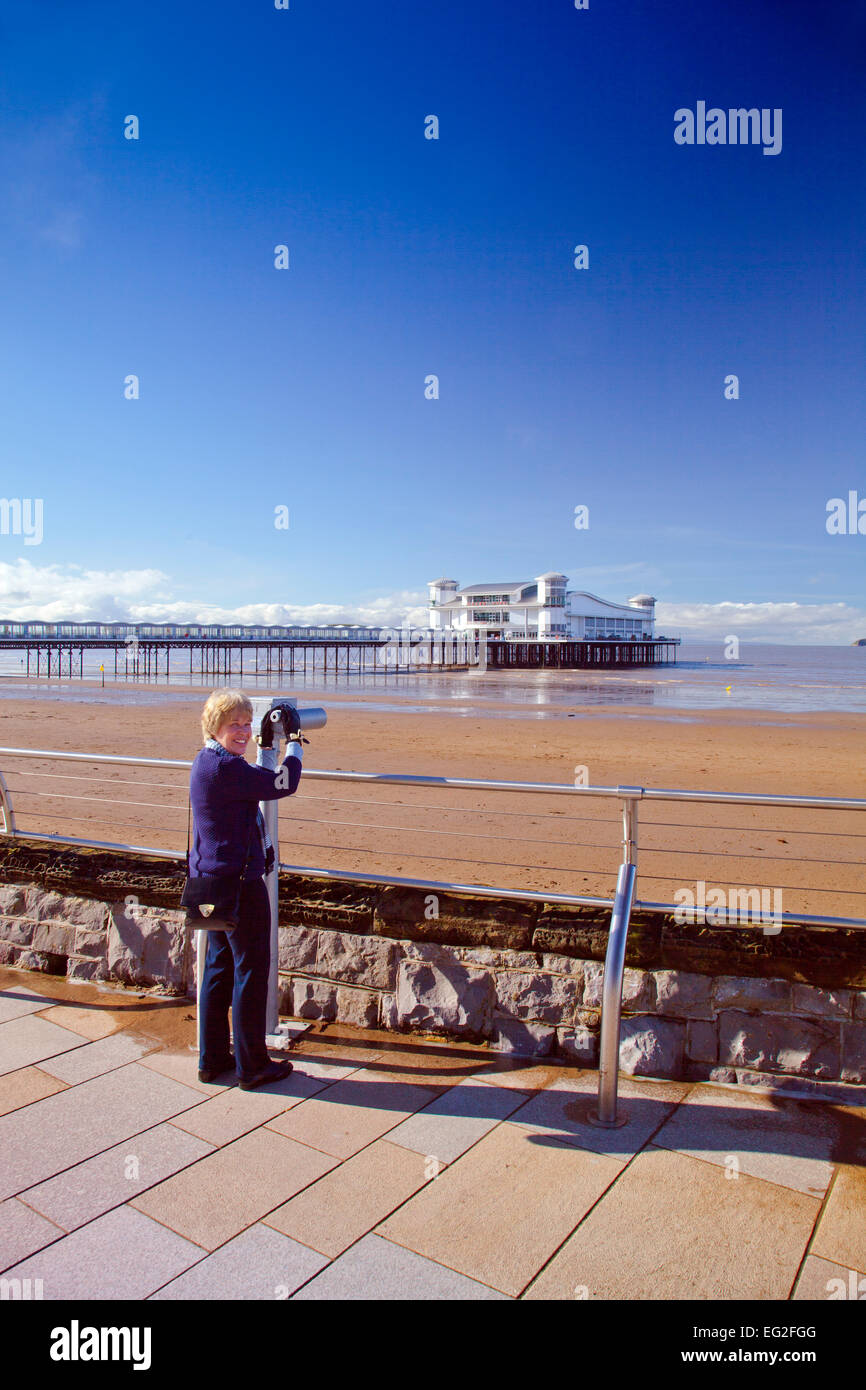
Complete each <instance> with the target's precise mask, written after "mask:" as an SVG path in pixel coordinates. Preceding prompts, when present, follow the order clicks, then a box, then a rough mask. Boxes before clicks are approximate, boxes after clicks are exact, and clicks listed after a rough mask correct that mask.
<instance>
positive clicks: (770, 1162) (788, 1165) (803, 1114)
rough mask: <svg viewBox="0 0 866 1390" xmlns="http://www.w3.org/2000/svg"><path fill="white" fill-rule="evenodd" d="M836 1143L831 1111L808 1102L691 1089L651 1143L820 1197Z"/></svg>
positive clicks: (837, 1134) (837, 1131)
mask: <svg viewBox="0 0 866 1390" xmlns="http://www.w3.org/2000/svg"><path fill="white" fill-rule="evenodd" d="M839 1139H840V1129H839V1123H838V1121H837V1119H836V1116H835V1114H834V1112H833V1111H832V1110H831V1109H830V1108H829V1107H824V1106H817V1105H815V1103H814V1102H813V1101H797V1100H790V1099H787V1100H786V1099H784V1098H783V1097H781V1096H769V1095H756V1094H753V1093H751V1092H749V1091H748V1090H746V1091H745V1093H744V1094H740V1093H739V1092H737V1091H736V1090H734V1089H733V1088H731V1089H729V1090H721V1089H720V1088H718V1087H712V1086H695V1087H694V1088H693V1090H692V1091H691V1093H690V1094H689V1096H688V1097H687V1098H686V1100H685V1101H684V1102H683V1104H682V1105H681V1106H680V1107H679V1109H678V1110H677V1111H676V1113H675V1114H674V1115H672V1116H671V1117H670V1119H669V1120H667V1122H666V1123H665V1125H664V1126H663V1127H662V1128H661V1129H660V1130H659V1132H658V1133H657V1134H656V1135H655V1136H654V1138H653V1143H654V1144H655V1145H656V1146H657V1147H658V1148H665V1149H676V1150H677V1151H678V1152H679V1153H684V1154H689V1155H691V1157H692V1158H700V1159H703V1160H704V1161H705V1162H707V1163H717V1164H720V1165H721V1166H722V1167H726V1168H728V1169H734V1168H735V1167H736V1168H738V1169H739V1171H740V1172H741V1173H748V1174H750V1175H751V1176H752V1177H755V1178H764V1179H765V1180H766V1181H767V1182H774V1183H780V1184H782V1185H783V1186H784V1187H790V1188H793V1190H794V1191H795V1192H806V1193H809V1194H810V1195H811V1196H813V1197H822V1196H823V1194H824V1193H825V1192H826V1190H827V1187H828V1184H829V1182H830V1179H831V1177H832V1176H833V1163H832V1161H831V1160H832V1156H833V1154H834V1152H836V1150H837V1148H838V1146H839ZM732 1160H736V1163H734V1162H733V1161H732Z"/></svg>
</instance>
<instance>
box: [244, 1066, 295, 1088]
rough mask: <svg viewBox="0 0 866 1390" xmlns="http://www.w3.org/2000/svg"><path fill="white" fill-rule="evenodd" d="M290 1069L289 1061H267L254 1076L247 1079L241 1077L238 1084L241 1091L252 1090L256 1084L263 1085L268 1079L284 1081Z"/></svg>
mask: <svg viewBox="0 0 866 1390" xmlns="http://www.w3.org/2000/svg"><path fill="white" fill-rule="evenodd" d="M291 1070H292V1064H291V1062H269V1063H268V1065H267V1066H266V1067H264V1068H263V1070H262V1071H260V1072H257V1073H256V1075H255V1076H251V1077H249V1079H247V1078H245V1077H242V1078H241V1080H240V1081H239V1082H238V1086H239V1087H240V1089H241V1090H242V1091H254V1090H255V1089H256V1087H257V1086H265V1085H267V1083H268V1082H270V1081H285V1079H286V1077H287V1076H288V1075H289V1072H290V1071H291Z"/></svg>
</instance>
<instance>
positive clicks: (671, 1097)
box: [507, 1072, 690, 1159]
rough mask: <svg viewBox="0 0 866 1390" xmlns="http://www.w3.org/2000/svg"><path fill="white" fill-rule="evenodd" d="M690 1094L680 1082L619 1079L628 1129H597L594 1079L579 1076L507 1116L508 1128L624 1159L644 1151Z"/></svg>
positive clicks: (554, 1085) (621, 1107)
mask: <svg viewBox="0 0 866 1390" xmlns="http://www.w3.org/2000/svg"><path fill="white" fill-rule="evenodd" d="M689 1089H690V1087H689V1085H687V1084H684V1083H682V1082H679V1081H650V1082H649V1083H647V1081H645V1080H637V1079H635V1078H633V1077H626V1076H623V1077H620V1079H619V1103H618V1106H617V1113H618V1114H624V1115H627V1116H628V1123H627V1124H625V1125H623V1126H622V1128H621V1129H599V1128H598V1127H597V1126H595V1125H593V1124H591V1123H590V1120H589V1116H590V1112H591V1111H594V1110H595V1109H596V1108H597V1105H598V1076H597V1075H596V1074H595V1073H592V1072H589V1073H583V1074H582V1075H580V1076H576V1077H563V1078H561V1079H560V1080H558V1081H554V1082H553V1083H552V1085H550V1086H547V1087H546V1088H545V1089H544V1090H543V1091H539V1092H537V1093H536V1095H534V1096H533V1097H532V1098H531V1099H530V1100H529V1101H527V1102H526V1104H525V1105H523V1106H521V1107H520V1109H518V1110H515V1112H514V1113H513V1114H512V1115H510V1116H509V1118H508V1121H507V1123H508V1124H513V1125H519V1126H520V1127H521V1128H522V1129H526V1130H529V1131H530V1132H532V1133H534V1134H547V1135H550V1136H551V1137H552V1138H555V1139H559V1140H561V1141H562V1142H563V1143H567V1144H576V1145H578V1146H579V1147H580V1148H582V1149H590V1150H591V1151H592V1152H593V1153H599V1154H608V1155H609V1157H611V1158H621V1159H628V1158H631V1157H632V1156H633V1155H634V1154H636V1153H637V1151H638V1149H641V1148H642V1147H643V1145H644V1144H645V1143H646V1142H647V1140H648V1139H649V1138H650V1137H651V1136H652V1134H653V1133H654V1131H655V1130H657V1129H658V1127H659V1125H661V1124H662V1123H663V1121H664V1120H665V1119H667V1117H668V1116H669V1115H670V1114H671V1112H672V1111H673V1110H674V1109H675V1107H676V1106H677V1105H678V1104H679V1102H680V1101H681V1100H682V1099H683V1097H684V1096H685V1095H686V1094H687V1093H688V1091H689Z"/></svg>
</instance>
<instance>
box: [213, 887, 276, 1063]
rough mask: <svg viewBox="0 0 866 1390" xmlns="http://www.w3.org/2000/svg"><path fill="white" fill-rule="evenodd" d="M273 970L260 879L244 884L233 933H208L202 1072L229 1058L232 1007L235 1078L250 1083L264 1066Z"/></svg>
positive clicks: (266, 907) (265, 896)
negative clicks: (269, 990)
mask: <svg viewBox="0 0 866 1390" xmlns="http://www.w3.org/2000/svg"><path fill="white" fill-rule="evenodd" d="M270 965H271V905H270V901H269V899H268V890H267V889H266V888H265V885H264V881H263V880H262V879H261V878H256V879H252V880H250V881H249V882H244V884H243V888H242V890H241V903H240V914H239V917H238V924H237V926H236V927H235V929H234V931H227V932H226V931H214V932H208V942H207V955H206V956H205V966H204V978H203V980H202V986H201V994H200V996H199V1020H200V1024H201V1027H200V1036H201V1051H200V1054H199V1061H198V1064H199V1067H200V1068H201V1069H202V1071H204V1070H207V1069H209V1068H212V1067H216V1066H218V1065H219V1064H220V1062H222V1061H224V1060H225V1058H226V1057H227V1056H228V1055H229V1019H228V1012H229V1007H230V1006H231V1011H232V1024H233V1028H234V1043H235V1061H236V1065H237V1072H238V1076H239V1077H240V1079H241V1080H242V1081H249V1080H251V1079H252V1077H254V1076H255V1075H256V1073H257V1072H260V1071H261V1070H262V1069H263V1068H264V1067H266V1066H267V1065H268V1062H269V1060H270V1059H269V1057H268V1051H267V1047H266V1046H265V1028H266V1014H267V999H268V974H269V971H270Z"/></svg>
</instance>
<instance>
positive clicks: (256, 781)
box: [189, 743, 303, 879]
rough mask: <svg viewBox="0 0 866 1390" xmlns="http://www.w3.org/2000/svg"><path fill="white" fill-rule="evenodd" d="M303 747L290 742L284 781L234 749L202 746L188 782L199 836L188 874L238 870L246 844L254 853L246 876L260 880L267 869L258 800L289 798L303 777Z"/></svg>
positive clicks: (238, 871) (197, 875)
mask: <svg viewBox="0 0 866 1390" xmlns="http://www.w3.org/2000/svg"><path fill="white" fill-rule="evenodd" d="M302 752H303V750H302V748H301V745H300V744H298V743H290V744H289V746H288V749H287V751H286V757H285V761H284V763H283V765H282V766H283V767H284V768H285V772H282V769H279V771H280V772H281V777H280V781H281V782H285V781H286V779H288V785H287V786H278V785H277V781H276V779H277V773H276V772H269V771H268V770H267V769H266V768H264V767H253V766H252V765H251V764H250V763H248V762H247V760H246V758H242V757H240V756H239V755H238V754H236V753H229V754H228V755H226V754H225V753H224V752H223V750H222V749H221V750H220V753H217V752H216V751H215V750H214V749H212V748H208V747H204V748H202V750H201V752H200V753H199V754H198V756H197V757H196V759H195V761H194V763H193V765H192V772H191V774H190V780H189V796H190V801H191V803H192V813H193V817H194V819H195V835H194V836H193V842H192V848H191V849H190V854H189V874H190V878H200V877H201V876H202V875H205V874H239V873H240V871H241V869H242V868H243V866H244V859H245V858H246V852H247V843H248V842H249V849H250V857H249V863H248V865H247V872H246V875H245V877H246V878H247V879H254V878H259V877H260V876H261V875H262V874H263V873H264V871H265V855H264V849H263V846H262V837H261V834H260V832H259V831H258V828H257V826H256V820H257V815H258V809H259V802H260V801H276V800H279V799H280V798H281V797H284V796H291V795H292V793H293V792H296V791H297V789H298V783H299V782H300V780H301V755H302Z"/></svg>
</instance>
